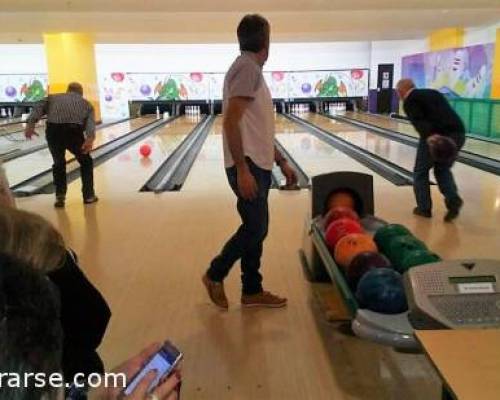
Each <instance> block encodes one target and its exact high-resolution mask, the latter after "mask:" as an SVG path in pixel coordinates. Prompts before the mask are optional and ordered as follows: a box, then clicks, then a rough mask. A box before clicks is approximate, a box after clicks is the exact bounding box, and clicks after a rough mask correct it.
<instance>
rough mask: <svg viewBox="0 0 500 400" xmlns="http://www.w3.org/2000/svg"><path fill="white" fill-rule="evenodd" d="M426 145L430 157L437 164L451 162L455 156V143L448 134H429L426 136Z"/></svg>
mask: <svg viewBox="0 0 500 400" xmlns="http://www.w3.org/2000/svg"><path fill="white" fill-rule="evenodd" d="M427 145H428V146H429V152H430V154H431V157H432V159H433V160H434V162H436V163H438V164H453V162H454V161H455V159H456V158H457V153H458V149H457V145H456V143H455V141H454V140H453V139H451V138H450V137H448V136H443V135H438V134H434V135H431V136H429V137H428V138H427Z"/></svg>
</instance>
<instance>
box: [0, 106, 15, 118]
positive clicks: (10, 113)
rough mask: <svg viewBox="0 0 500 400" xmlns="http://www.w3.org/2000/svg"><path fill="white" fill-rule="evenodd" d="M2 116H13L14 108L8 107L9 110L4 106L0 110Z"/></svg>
mask: <svg viewBox="0 0 500 400" xmlns="http://www.w3.org/2000/svg"><path fill="white" fill-rule="evenodd" d="M0 116H1V117H2V118H7V117H8V118H12V109H11V108H8V109H7V111H6V110H5V108H2V109H1V110H0Z"/></svg>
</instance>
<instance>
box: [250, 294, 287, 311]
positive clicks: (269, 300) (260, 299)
mask: <svg viewBox="0 0 500 400" xmlns="http://www.w3.org/2000/svg"><path fill="white" fill-rule="evenodd" d="M286 304H287V300H286V299H285V298H284V297H279V296H276V295H274V294H272V293H270V292H264V291H263V292H261V293H257V294H251V295H245V294H244V295H242V296H241V305H242V306H243V307H267V308H280V307H285V306H286Z"/></svg>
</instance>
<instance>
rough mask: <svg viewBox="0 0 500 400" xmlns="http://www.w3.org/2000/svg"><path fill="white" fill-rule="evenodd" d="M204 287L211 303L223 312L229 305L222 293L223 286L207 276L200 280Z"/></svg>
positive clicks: (224, 294)
mask: <svg viewBox="0 0 500 400" xmlns="http://www.w3.org/2000/svg"><path fill="white" fill-rule="evenodd" d="M201 280H202V282H203V284H204V285H205V287H206V288H207V292H208V296H209V297H210V300H212V303H214V304H215V305H216V306H217V307H220V308H222V309H224V310H227V309H228V308H229V303H228V301H227V297H226V293H225V292H224V284H223V283H222V282H215V281H213V280H211V279H210V278H209V277H208V276H207V274H205V275H203V278H202V279H201Z"/></svg>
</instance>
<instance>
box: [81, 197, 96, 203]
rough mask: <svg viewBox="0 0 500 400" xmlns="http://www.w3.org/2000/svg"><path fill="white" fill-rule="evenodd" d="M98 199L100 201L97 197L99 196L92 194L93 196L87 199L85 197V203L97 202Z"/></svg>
mask: <svg viewBox="0 0 500 400" xmlns="http://www.w3.org/2000/svg"><path fill="white" fill-rule="evenodd" d="M98 201H99V197H97V196H92V197H88V198H86V199H83V203H84V204H92V203H97V202H98Z"/></svg>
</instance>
